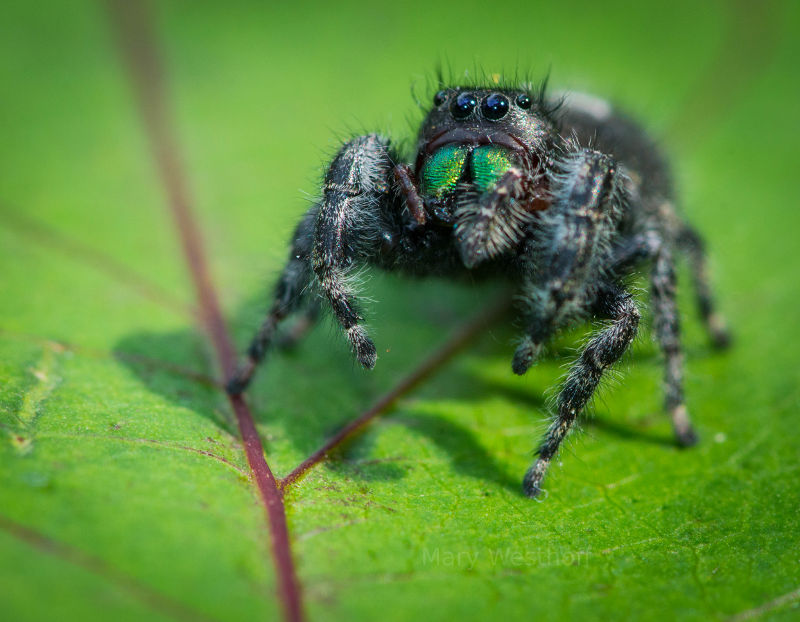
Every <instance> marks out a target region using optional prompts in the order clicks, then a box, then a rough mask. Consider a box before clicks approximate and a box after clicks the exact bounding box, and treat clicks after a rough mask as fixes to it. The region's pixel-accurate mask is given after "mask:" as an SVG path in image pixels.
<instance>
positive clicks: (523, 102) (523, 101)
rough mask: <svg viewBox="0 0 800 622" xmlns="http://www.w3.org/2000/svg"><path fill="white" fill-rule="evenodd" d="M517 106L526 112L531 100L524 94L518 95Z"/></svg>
mask: <svg viewBox="0 0 800 622" xmlns="http://www.w3.org/2000/svg"><path fill="white" fill-rule="evenodd" d="M517 106H519V107H520V108H523V109H525V110H527V109H528V108H530V107H531V98H530V97H528V95H526V94H525V93H520V94H519V95H517Z"/></svg>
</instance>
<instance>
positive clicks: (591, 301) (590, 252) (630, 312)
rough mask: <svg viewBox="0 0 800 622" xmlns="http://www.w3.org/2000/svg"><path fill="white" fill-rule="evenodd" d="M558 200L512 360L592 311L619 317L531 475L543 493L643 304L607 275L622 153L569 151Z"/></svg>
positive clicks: (572, 383)
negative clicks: (525, 329) (549, 471)
mask: <svg viewBox="0 0 800 622" xmlns="http://www.w3.org/2000/svg"><path fill="white" fill-rule="evenodd" d="M550 187H551V189H552V190H551V194H552V206H551V207H550V209H549V210H548V211H547V212H544V213H543V217H542V218H541V219H540V222H539V223H538V226H537V229H536V231H535V236H534V239H533V241H532V242H531V247H532V248H531V252H530V256H529V258H528V260H529V262H530V265H529V272H530V274H529V276H528V284H527V291H526V292H525V294H526V298H527V299H528V300H529V301H530V308H529V310H528V318H527V322H528V333H527V335H526V337H525V338H524V339H523V341H522V343H521V344H520V345H519V347H518V348H517V351H516V352H515V354H514V360H513V363H512V367H513V369H514V372H515V373H517V374H523V373H525V371H527V369H528V368H529V367H530V365H531V364H532V363H533V361H534V360H535V358H536V356H537V355H538V353H539V351H540V349H541V347H542V345H543V344H544V343H545V342H546V341H547V340H549V339H550V337H552V335H553V334H554V333H555V331H556V330H558V329H559V328H561V327H562V326H564V325H565V324H566V323H567V322H569V321H570V320H572V319H575V318H576V317H578V316H580V315H582V314H584V313H585V312H587V311H592V312H594V314H595V315H598V316H600V317H604V318H608V319H611V320H613V323H612V324H611V325H610V326H609V327H607V328H606V329H605V330H604V331H603V332H601V333H600V334H599V335H597V336H596V337H595V338H594V339H592V341H590V342H589V344H588V345H587V346H586V347H585V348H584V350H583V352H582V353H581V355H580V357H579V359H578V361H577V363H576V364H575V365H574V366H573V368H572V370H571V372H570V374H569V377H568V378H567V381H566V383H565V384H564V386H563V388H562V390H561V393H560V396H559V400H558V412H557V413H556V419H555V421H554V422H553V424H552V425H551V426H550V429H549V431H548V433H547V436H546V438H545V439H544V441H543V442H542V444H541V446H540V448H539V457H538V459H537V461H536V463H535V464H534V465H533V466H532V467H531V468H530V470H529V471H528V472H527V474H526V475H525V479H524V481H523V489H524V492H525V494H527V495H528V496H530V497H534V496H536V495H537V494H539V491H540V485H541V482H542V479H543V478H544V475H545V472H546V471H547V467H548V465H549V464H550V461H551V460H552V459H553V457H554V456H555V455H556V453H557V452H558V448H559V447H560V445H561V442H562V441H563V440H564V438H565V437H566V435H567V433H568V432H569V430H570V428H571V427H572V425H573V423H574V422H575V419H576V418H577V417H578V415H579V414H580V412H581V411H582V410H583V408H584V406H585V405H586V403H587V402H588V401H589V399H590V398H591V397H592V395H593V393H594V391H595V389H596V388H597V385H598V383H599V382H600V378H601V377H602V375H603V372H604V371H605V370H606V369H607V368H608V367H609V366H611V365H612V364H614V363H615V362H616V361H617V360H618V359H619V357H620V356H622V354H623V353H624V352H625V350H626V349H627V347H628V346H629V345H630V343H631V341H632V340H633V337H634V335H635V334H636V329H637V327H638V324H639V311H638V309H637V308H636V305H635V303H634V301H633V299H632V297H631V296H630V294H628V293H627V292H626V291H625V290H623V289H622V288H621V287H619V286H617V285H613V284H610V283H609V282H608V281H607V280H604V278H603V267H604V265H605V263H606V261H607V259H608V257H607V255H608V252H609V246H610V241H611V239H612V238H613V236H614V233H615V230H616V223H617V220H618V218H619V217H620V215H621V214H622V210H623V207H624V201H625V191H624V185H623V178H622V176H621V175H620V174H619V173H618V172H617V168H616V165H615V163H614V161H613V160H612V159H611V158H610V157H608V156H606V155H604V154H601V153H597V152H594V151H590V150H579V151H576V152H574V153H572V154H569V155H568V156H566V157H565V158H564V159H563V160H562V161H561V162H560V164H559V166H558V168H557V169H556V173H555V174H554V175H552V177H551V180H550Z"/></svg>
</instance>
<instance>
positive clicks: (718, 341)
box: [677, 225, 731, 348]
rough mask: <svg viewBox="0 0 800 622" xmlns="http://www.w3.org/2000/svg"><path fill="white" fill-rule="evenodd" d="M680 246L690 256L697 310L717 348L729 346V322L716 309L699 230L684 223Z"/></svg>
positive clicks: (679, 241) (680, 234) (712, 342)
mask: <svg viewBox="0 0 800 622" xmlns="http://www.w3.org/2000/svg"><path fill="white" fill-rule="evenodd" d="M677 242H678V247H679V248H680V249H681V250H682V251H683V252H685V253H686V255H687V256H688V258H689V267H690V269H691V272H692V280H693V281H694V289H695V297H696V300H697V310H698V313H699V314H700V317H701V318H702V319H703V322H704V323H705V326H706V330H707V331H708V334H709V336H710V338H711V344H712V345H713V346H714V347H715V348H727V347H728V346H729V345H730V343H731V335H730V332H728V327H727V323H726V322H725V319H724V318H723V317H722V315H721V314H720V313H719V312H718V311H717V310H716V309H715V304H714V297H713V295H712V294H711V285H710V284H709V278H708V269H707V262H706V251H705V243H704V242H703V238H702V237H701V236H700V234H699V233H697V231H695V230H694V229H693V228H692V227H690V226H688V225H684V227H683V229H682V230H681V231H680V233H679V234H678V240H677Z"/></svg>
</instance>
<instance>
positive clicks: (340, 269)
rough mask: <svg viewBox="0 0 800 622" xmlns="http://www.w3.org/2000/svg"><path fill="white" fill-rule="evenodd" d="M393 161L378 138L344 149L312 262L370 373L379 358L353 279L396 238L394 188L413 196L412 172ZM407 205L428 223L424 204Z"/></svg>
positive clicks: (333, 171) (333, 170) (332, 173)
mask: <svg viewBox="0 0 800 622" xmlns="http://www.w3.org/2000/svg"><path fill="white" fill-rule="evenodd" d="M392 156H393V154H391V153H390V151H389V145H388V141H386V140H385V139H383V138H381V137H380V136H377V135H375V134H370V135H367V136H361V137H358V138H355V139H353V140H351V141H350V142H349V143H347V144H346V145H345V146H344V147H342V149H341V150H340V151H339V154H338V155H337V156H336V158H335V159H334V161H333V162H332V163H331V166H330V168H329V169H328V172H327V174H326V175H325V184H324V188H323V201H322V205H321V207H320V210H319V217H318V218H317V224H316V231H315V236H314V247H313V252H312V256H311V265H312V268H313V270H314V274H315V276H316V280H317V282H318V284H319V286H320V288H321V290H322V293H323V294H324V296H325V298H326V299H327V300H328V303H329V304H330V306H331V310H332V311H333V314H334V316H335V317H336V320H337V321H338V322H339V324H340V325H341V327H342V328H343V329H344V331H345V334H346V336H347V339H348V341H349V342H350V345H351V347H352V349H353V353H354V354H355V356H356V358H357V359H358V361H359V363H361V364H362V365H363V366H364V367H366V368H367V369H372V368H373V367H374V366H375V362H376V360H377V353H376V350H375V344H374V343H373V342H372V339H370V337H369V335H368V334H367V331H366V329H365V328H364V327H363V326H362V325H361V322H362V320H363V317H362V315H361V312H360V310H359V305H358V302H357V300H356V295H355V291H354V289H353V286H352V282H351V281H352V279H350V278H349V275H350V272H351V270H352V268H353V266H354V264H356V263H357V262H365V261H369V260H370V259H373V258H375V257H376V256H377V255H378V254H379V253H380V249H381V244H382V243H383V242H385V237H386V235H387V234H388V236H389V237H391V236H392V234H393V233H395V232H394V228H395V225H394V223H390V222H388V218H387V214H388V212H389V210H388V209H386V208H387V206H388V204H389V202H390V201H391V200H392V196H393V195H392V187H393V185H394V184H398V185H399V186H400V189H401V192H403V193H404V194H405V195H406V196H408V195H409V193H413V192H415V186H413V183H412V182H411V180H410V177H409V176H408V171H407V170H406V169H405V168H404V167H402V166H395V165H394V164H393V160H394V159H395V158H393V157H392ZM405 182H408V186H407V187H406V185H405ZM407 204H408V205H409V209H410V212H411V216H412V217H413V218H414V219H415V220H417V221H419V220H420V219H421V218H423V220H422V222H424V217H423V216H421V215H420V213H418V212H417V209H421V207H420V206H421V202H414V201H413V200H411V201H407Z"/></svg>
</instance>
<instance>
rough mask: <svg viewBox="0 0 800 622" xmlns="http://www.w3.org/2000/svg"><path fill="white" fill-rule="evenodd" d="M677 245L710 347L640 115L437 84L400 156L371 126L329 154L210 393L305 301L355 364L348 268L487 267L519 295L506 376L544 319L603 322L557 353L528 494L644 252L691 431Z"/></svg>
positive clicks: (694, 238)
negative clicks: (240, 346) (568, 361)
mask: <svg viewBox="0 0 800 622" xmlns="http://www.w3.org/2000/svg"><path fill="white" fill-rule="evenodd" d="M677 253H685V254H686V255H687V256H688V258H689V260H690V264H691V268H692V272H693V277H694V282H695V288H696V292H697V302H698V306H699V310H700V314H701V316H702V318H703V320H704V321H705V324H706V327H707V329H708V331H709V333H710V336H711V340H712V342H713V344H714V345H716V346H720V347H722V346H724V345H726V344H727V342H728V335H727V332H726V329H725V326H724V323H723V321H722V319H721V317H720V316H719V315H718V314H717V313H715V312H714V309H713V304H712V299H711V295H710V291H709V285H708V281H707V278H706V270H705V256H704V251H703V243H702V240H701V238H700V236H699V235H698V234H697V233H696V232H695V231H694V230H693V229H692V228H691V227H689V225H687V224H686V223H685V222H684V221H683V220H682V219H681V218H680V216H679V215H678V213H677V212H676V210H675V206H674V199H673V193H672V190H671V187H670V176H669V173H668V171H667V168H666V166H665V164H664V161H663V160H662V157H661V155H660V154H659V152H658V150H657V149H656V147H655V146H654V144H653V142H652V140H651V139H650V138H649V137H648V136H647V134H646V133H645V132H644V131H643V130H642V129H641V128H639V127H638V126H637V125H635V124H634V123H633V122H631V121H630V120H628V119H626V118H625V117H624V116H621V115H619V114H618V113H617V112H616V111H614V110H613V109H612V108H611V106H610V105H609V104H607V103H606V102H604V101H602V100H598V99H595V98H592V97H589V96H586V95H578V96H574V97H572V98H571V99H570V98H567V99H562V100H561V101H558V102H557V101H556V100H554V99H552V98H548V97H546V96H545V92H544V88H543V87H542V88H539V89H536V90H531V89H530V88H509V87H505V86H504V87H502V88H501V87H492V86H482V87H473V88H464V87H447V88H442V89H441V90H440V91H439V92H437V93H436V95H435V97H434V98H433V106H432V107H431V108H430V110H429V111H428V113H427V116H426V117H425V119H424V121H423V122H422V126H421V127H420V130H419V135H418V139H417V147H416V155H415V158H414V160H413V164H406V163H404V158H403V156H402V154H401V153H400V152H399V151H398V150H397V149H396V148H395V147H393V146H392V144H391V143H390V141H389V140H388V139H386V138H384V137H382V136H379V135H377V134H369V135H366V136H358V137H356V138H353V139H352V140H350V141H348V142H347V143H345V144H344V146H342V148H341V149H340V150H339V152H338V153H337V155H336V156H335V157H334V159H333V161H332V162H331V164H330V166H329V167H328V169H327V172H326V174H325V178H324V184H323V187H322V197H321V199H320V200H319V202H318V203H317V204H316V205H314V207H312V208H311V209H310V210H308V212H307V213H306V214H305V216H304V217H303V219H302V220H301V221H300V223H299V225H298V227H297V229H296V231H295V234H294V238H293V240H292V248H291V251H290V253H289V261H288V263H287V265H286V267H285V269H284V271H283V273H282V275H281V277H280V280H279V281H278V284H277V287H276V289H275V297H274V302H273V303H272V307H271V309H270V311H269V314H268V315H267V317H266V319H265V320H264V323H263V325H262V326H261V328H260V329H259V331H258V333H257V334H256V335H255V337H254V338H253V341H252V343H251V344H250V348H249V350H248V357H247V360H246V361H245V362H244V363H243V365H242V366H241V367H240V368H239V370H238V372H237V374H236V375H235V376H234V378H233V379H232V380H231V381H230V383H229V385H228V391H229V392H230V393H231V394H239V393H241V392H242V391H243V390H244V389H245V388H246V387H247V385H248V383H249V382H250V380H251V378H252V375H253V372H254V371H255V368H256V366H257V364H258V363H259V362H260V361H261V360H262V359H263V358H264V355H265V354H266V353H267V351H268V350H269V349H270V347H271V346H272V345H273V342H274V341H275V337H276V329H277V328H278V325H279V324H280V323H281V321H282V320H284V319H285V318H286V317H287V316H288V315H289V314H290V313H293V312H296V311H303V312H304V314H305V317H304V319H303V321H302V322H301V323H304V324H306V325H308V324H309V323H310V322H311V321H313V320H314V319H315V318H316V314H317V309H318V303H317V301H318V300H319V299H324V300H325V301H327V303H328V305H330V308H331V310H332V311H333V314H334V316H335V318H336V320H337V321H338V322H339V324H340V325H341V327H342V329H344V332H345V334H346V336H347V339H348V340H349V342H350V345H351V346H352V349H353V352H354V354H355V356H356V358H357V359H358V361H359V362H360V363H361V364H362V365H363V366H364V367H366V368H368V369H371V368H372V367H373V366H374V365H375V361H376V358H377V357H376V350H375V345H374V344H373V342H372V340H371V339H370V338H369V336H368V335H367V331H366V330H365V329H364V326H363V325H362V320H363V316H362V313H361V310H360V304H359V302H358V299H357V295H356V292H355V291H354V287H353V284H352V279H349V278H348V275H350V274H351V273H352V271H353V270H354V269H356V268H357V267H358V266H359V265H364V264H368V265H372V266H377V267H379V268H382V269H384V270H391V271H398V272H401V273H404V274H407V275H410V276H418V277H422V276H437V277H445V278H458V277H464V276H469V277H470V278H485V279H494V280H498V279H504V280H506V281H509V282H510V283H511V284H513V285H514V286H515V287H516V289H517V292H518V296H519V298H520V300H521V301H522V303H523V304H522V309H521V314H520V322H521V325H522V326H523V328H524V332H523V335H522V338H521V340H520V341H519V345H518V346H517V348H516V352H515V353H514V357H513V361H512V365H511V366H512V369H513V371H514V373H516V374H524V373H525V372H526V371H527V370H528V368H529V367H531V365H533V364H534V362H535V361H536V359H537V357H538V356H539V354H540V352H541V350H542V347H543V346H544V345H545V344H547V342H548V341H549V340H550V339H551V338H552V337H553V336H554V334H555V333H556V332H557V331H559V330H560V329H563V328H565V327H566V326H568V325H570V324H573V323H575V322H576V321H578V320H585V319H587V318H596V319H602V320H607V321H608V323H607V325H606V326H605V328H603V329H602V330H601V331H600V332H598V333H597V334H596V335H594V336H593V337H592V339H591V340H590V341H589V342H588V343H587V344H586V345H585V347H584V348H583V349H582V351H581V353H580V355H579V356H578V359H577V361H576V362H575V363H574V364H573V366H572V368H571V370H570V372H569V375H568V377H567V378H566V381H565V382H564V385H563V387H562V389H561V392H560V394H559V397H558V402H557V413H556V416H555V418H554V420H553V422H552V424H551V425H550V428H549V430H548V432H547V434H546V436H545V438H544V440H543V441H542V443H541V445H540V446H539V449H538V452H537V453H538V455H537V459H536V461H535V462H534V463H533V465H532V466H531V467H530V469H529V470H528V471H527V473H526V474H525V477H524V480H523V489H524V492H525V494H526V495H528V496H529V497H535V496H536V495H537V494H539V492H540V491H541V483H542V479H543V478H544V476H545V473H546V471H547V467H548V465H549V464H550V462H551V460H552V459H553V457H554V456H555V455H556V453H557V451H558V448H559V445H560V444H561V442H562V441H563V440H564V437H565V436H566V435H567V433H568V432H569V430H570V428H571V427H572V425H573V423H574V421H575V419H576V418H577V416H578V415H579V414H580V413H581V411H582V410H583V409H584V407H585V406H586V403H587V402H588V401H589V399H590V398H591V397H592V394H593V393H594V391H595V389H596V388H597V385H598V383H599V382H600V379H601V377H602V376H603V373H604V372H605V370H606V369H607V368H609V367H610V366H611V365H613V364H614V363H615V362H616V361H618V360H619V358H620V357H621V356H622V354H623V353H624V352H625V351H626V350H627V349H628V346H629V345H630V344H631V342H632V341H633V339H634V336H635V335H636V331H637V327H638V324H639V310H638V308H637V305H636V302H635V301H634V299H633V297H632V296H631V294H630V291H629V290H628V289H627V287H626V285H625V282H626V280H628V277H629V276H631V275H633V274H635V272H636V271H637V270H638V269H639V268H640V267H641V266H642V265H643V264H648V265H649V267H650V298H651V304H652V310H653V316H654V324H655V328H654V331H655V334H656V336H657V339H658V342H659V344H660V346H661V349H662V350H663V353H664V358H665V372H664V380H665V386H666V400H665V402H666V404H665V407H666V409H667V411H668V412H669V413H670V415H671V417H672V424H673V427H674V430H675V435H676V437H677V441H678V443H679V444H680V445H683V446H689V445H692V444H694V443H695V442H697V436H696V434H695V432H694V429H693V428H692V425H691V423H690V420H689V415H688V412H687V410H686V406H685V405H684V398H683V378H682V375H683V374H682V368H683V360H682V359H683V357H682V354H681V348H680V344H679V323H678V312H677V309H676V304H675V267H674V263H675V255H676V254H677ZM311 292H315V293H316V292H318V293H319V296H317V295H313V296H312V294H311Z"/></svg>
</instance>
